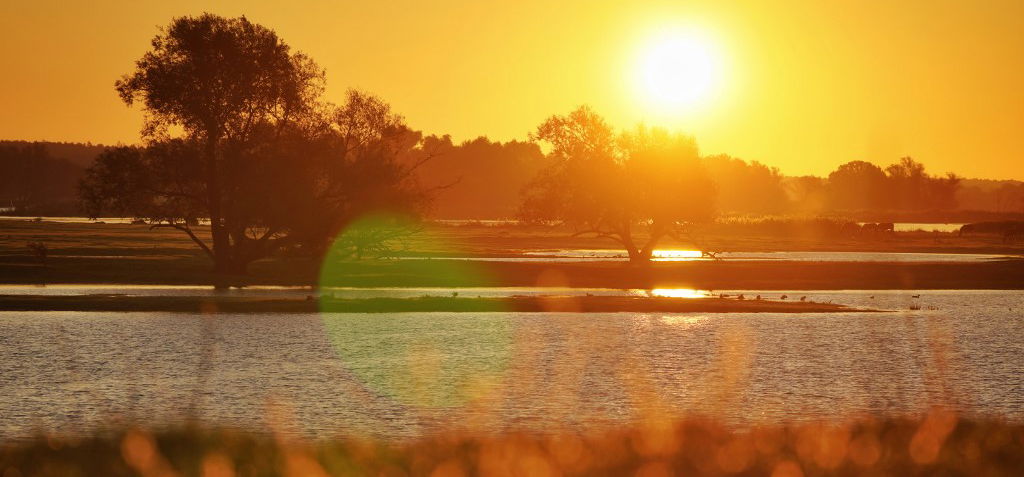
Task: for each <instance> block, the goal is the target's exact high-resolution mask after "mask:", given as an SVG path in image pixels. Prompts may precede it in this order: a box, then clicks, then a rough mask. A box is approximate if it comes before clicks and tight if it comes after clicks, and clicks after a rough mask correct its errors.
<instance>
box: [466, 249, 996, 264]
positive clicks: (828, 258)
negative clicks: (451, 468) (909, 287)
mask: <svg viewBox="0 0 1024 477" xmlns="http://www.w3.org/2000/svg"><path fill="white" fill-rule="evenodd" d="M688 252H691V253H688ZM716 257H717V259H720V260H727V261H731V262H735V261H765V260H769V261H791V262H976V261H987V260H998V259H1005V258H1008V257H1010V256H1008V255H994V254H977V253H917V252H721V253H718V254H716ZM551 259H555V261H573V260H577V261H589V260H622V261H625V260H628V259H629V258H628V257H627V256H626V255H625V253H624V252H623V251H622V250H546V251H544V250H542V251H526V252H523V257H512V258H505V259H501V260H504V261H544V260H551ZM482 260H487V259H482ZM652 260H654V261H659V262H689V261H710V260H715V259H713V258H710V257H702V256H700V254H699V252H697V253H692V251H687V250H655V252H654V257H653V259H652Z"/></svg>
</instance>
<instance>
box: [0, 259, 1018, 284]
mask: <svg viewBox="0 0 1024 477" xmlns="http://www.w3.org/2000/svg"><path fill="white" fill-rule="evenodd" d="M446 262H456V261H444V260H406V261H403V260H365V261H361V262H351V263H346V264H344V265H343V266H342V267H340V270H343V271H344V273H339V274H335V275H333V276H332V277H331V280H330V283H324V285H330V286H340V287H454V288H458V287H498V286H501V287H523V286H527V287H533V286H559V287H586V288H620V289H621V288H644V289H650V288H692V289H700V290H729V289H732V290H736V289H747V290H879V289H892V290H929V289H934V290H941V289H945V290H953V289H964V290H986V289H987V290H1020V289H1024V260H1020V259H1008V260H993V261H983V262H969V263H930V262H782V261H736V262H730V261H724V260H723V261H717V262H714V261H705V262H657V263H652V264H650V265H649V266H645V267H636V266H630V265H629V264H628V263H623V262H563V263H545V262H518V263H517V262H473V261H457V263H455V265H457V266H458V267H461V269H462V270H466V269H470V270H472V272H471V273H451V274H448V273H444V272H443V269H444V266H445V263H446ZM439 270H440V271H439ZM319 271H320V267H319V263H316V262H314V261H311V260H305V259H279V260H267V261H262V262H257V263H255V264H253V266H252V268H251V271H250V274H249V275H247V276H242V277H233V278H232V279H231V284H232V285H235V286H257V285H260V286H267V285H277V286H316V285H318V284H320V276H319ZM0 283H4V284H125V285H213V283H214V280H213V276H212V274H211V273H210V272H209V264H208V263H206V261H205V260H204V259H198V258H185V259H177V260H161V261H156V260H152V259H146V258H137V257H121V258H116V259H96V258H92V259H90V258H76V259H60V258H53V259H49V260H48V263H47V264H45V265H44V264H40V263H24V262H23V263H10V262H7V263H0Z"/></svg>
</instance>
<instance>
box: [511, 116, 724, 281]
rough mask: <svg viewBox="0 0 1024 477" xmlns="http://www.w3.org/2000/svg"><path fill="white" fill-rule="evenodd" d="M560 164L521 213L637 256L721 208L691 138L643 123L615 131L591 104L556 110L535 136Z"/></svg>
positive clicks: (531, 191)
mask: <svg viewBox="0 0 1024 477" xmlns="http://www.w3.org/2000/svg"><path fill="white" fill-rule="evenodd" d="M532 138H533V139H534V140H536V141H540V142H543V143H545V144H546V145H548V146H549V147H550V152H549V153H548V154H549V157H550V158H551V159H552V160H553V163H552V164H551V165H550V166H549V167H548V168H546V169H544V170H542V171H541V172H540V174H538V176H537V178H536V179H535V180H534V181H533V182H532V183H531V184H530V185H529V186H528V187H527V189H526V190H525V191H524V201H523V205H522V208H521V213H520V215H521V217H522V218H524V219H526V220H530V221H549V222H560V223H565V224H568V225H570V226H571V227H573V228H574V229H575V230H576V233H577V234H589V235H594V236H598V237H605V238H608V239H611V240H613V241H615V242H617V243H618V244H619V245H620V246H622V247H623V248H624V249H625V250H626V252H627V254H628V255H629V258H630V260H631V261H634V262H646V261H648V260H650V258H651V256H652V254H653V252H654V248H655V246H656V245H657V243H658V241H659V240H661V239H662V238H664V237H665V236H666V235H679V234H681V233H684V232H685V231H686V230H687V228H688V227H689V226H691V225H692V224H694V223H699V222H704V221H707V220H710V219H711V218H712V217H713V214H714V202H715V187H714V184H713V183H712V181H711V178H710V177H709V175H708V173H707V170H706V169H705V168H704V165H703V164H702V162H701V160H700V156H699V154H698V150H697V145H696V142H695V141H694V140H693V138H692V137H690V136H686V135H683V134H679V133H670V132H668V131H665V130H663V129H657V128H647V127H644V126H639V127H637V128H636V129H634V130H632V131H627V132H622V133H616V132H615V131H614V130H613V129H612V128H611V127H610V126H609V125H608V123H607V122H606V121H605V120H604V119H603V118H601V117H600V116H599V115H597V114H596V113H595V112H594V111H592V110H591V109H589V108H587V107H581V108H579V109H577V110H575V111H572V112H571V113H569V114H568V115H565V116H552V117H551V118H549V119H548V120H547V121H545V122H544V123H543V124H541V125H540V126H539V127H538V128H537V131H536V132H535V133H534V134H533V135H532Z"/></svg>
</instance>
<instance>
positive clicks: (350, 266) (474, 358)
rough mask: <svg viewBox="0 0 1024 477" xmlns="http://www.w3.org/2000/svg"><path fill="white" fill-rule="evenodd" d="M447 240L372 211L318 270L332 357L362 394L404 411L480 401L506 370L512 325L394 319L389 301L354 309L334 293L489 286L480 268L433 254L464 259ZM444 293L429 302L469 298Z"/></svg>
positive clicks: (436, 317) (476, 318)
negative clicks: (371, 310) (371, 307)
mask: <svg viewBox="0 0 1024 477" xmlns="http://www.w3.org/2000/svg"><path fill="white" fill-rule="evenodd" d="M446 242H447V241H446V240H445V239H444V237H443V233H442V232H439V231H438V230H436V229H432V228H430V227H429V226H426V225H424V224H422V223H420V222H417V221H415V220H412V219H409V218H406V217H402V216H398V215H389V214H374V215H370V216H367V217H364V218H362V219H360V220H357V221H355V222H353V223H352V224H351V225H350V226H349V227H347V228H346V229H345V230H344V231H343V232H342V233H341V234H339V235H338V237H337V238H336V239H335V241H334V243H333V244H332V246H331V249H330V251H329V252H328V253H327V254H326V256H325V259H324V263H323V264H322V266H321V270H320V292H321V300H320V311H321V316H322V317H323V322H324V329H325V331H326V333H327V336H328V338H329V339H330V342H331V344H332V345H333V346H334V349H335V350H336V351H337V353H338V356H339V357H340V358H341V360H342V361H343V363H344V364H345V366H346V367H347V368H348V369H349V370H350V371H351V372H352V373H353V375H355V376H356V377H357V378H358V379H359V380H360V381H361V383H362V384H363V385H364V386H366V387H367V389H369V390H371V391H373V392H374V393H376V394H377V395H379V396H383V397H386V398H388V399H393V400H395V401H397V402H399V403H401V404H404V405H409V406H415V407H421V408H446V407H454V406H460V405H464V404H466V403H468V402H470V401H473V400H475V399H477V398H483V397H485V396H486V395H487V394H488V392H489V390H490V389H492V388H493V387H494V386H496V385H498V384H499V382H500V381H501V379H502V378H503V376H504V372H505V370H506V368H507V366H508V362H509V358H510V354H511V345H512V335H513V330H512V325H511V323H510V322H509V320H507V319H504V318H502V317H499V316H498V315H492V314H490V313H447V312H443V313H436V312H435V313H410V312H404V313H400V312H397V310H389V309H388V308H389V306H390V307H394V306H396V302H395V301H390V300H381V301H380V302H379V303H380V308H381V309H379V310H374V311H376V312H375V313H352V310H351V306H352V302H351V301H349V300H345V299H344V296H343V295H344V294H343V292H342V291H341V290H339V288H348V287H354V288H374V287H408V286H429V287H486V286H494V284H495V281H494V280H493V278H492V277H491V276H490V274H489V273H488V272H487V270H486V269H485V268H484V266H483V265H482V264H481V263H479V262H472V261H466V260H445V259H442V258H440V257H459V256H461V255H462V254H460V253H459V252H458V251H457V250H455V249H454V248H452V247H449V246H448V245H447V243H446ZM336 294H337V295H338V296H337V297H335V295H336ZM443 295H444V297H434V298H432V299H433V300H452V301H456V302H458V301H466V300H473V299H474V298H473V297H467V296H465V294H462V296H459V293H458V288H453V289H452V290H451V292H450V293H449V292H445V293H444V294H443ZM417 299H418V298H409V299H408V300H417ZM360 311H365V309H361V310H360ZM494 311H503V310H500V309H496V310H494Z"/></svg>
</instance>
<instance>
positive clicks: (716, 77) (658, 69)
mask: <svg viewBox="0 0 1024 477" xmlns="http://www.w3.org/2000/svg"><path fill="white" fill-rule="evenodd" d="M636 74H637V78H636V83H637V88H638V89H639V90H640V92H641V93H642V95H643V96H644V98H645V99H646V100H647V101H648V102H650V103H651V104H652V105H655V106H657V107H658V108H661V109H675V110H681V109H692V108H694V107H696V106H698V105H701V104H702V103H705V102H707V101H708V100H709V99H711V98H712V97H713V96H714V95H715V93H716V92H717V89H718V87H719V85H720V82H721V76H722V72H721V64H720V55H719V54H718V52H717V51H716V50H715V48H714V46H713V45H712V43H711V42H709V41H707V40H706V39H705V38H703V37H702V36H701V35H699V34H697V33H695V32H671V33H666V34H662V35H660V36H657V37H655V38H653V39H652V40H651V41H649V42H648V43H647V44H645V45H644V46H643V49H642V51H641V52H640V54H639V64H638V66H637V69H636Z"/></svg>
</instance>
